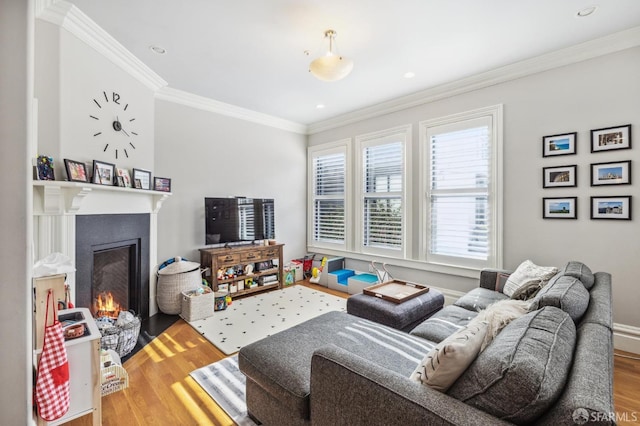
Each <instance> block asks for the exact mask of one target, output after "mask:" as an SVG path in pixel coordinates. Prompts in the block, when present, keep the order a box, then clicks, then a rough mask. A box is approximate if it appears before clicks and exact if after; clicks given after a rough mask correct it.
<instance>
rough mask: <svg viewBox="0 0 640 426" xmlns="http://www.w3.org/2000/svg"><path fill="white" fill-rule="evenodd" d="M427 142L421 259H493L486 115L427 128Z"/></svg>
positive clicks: (488, 119)
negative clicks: (425, 226)
mask: <svg viewBox="0 0 640 426" xmlns="http://www.w3.org/2000/svg"><path fill="white" fill-rule="evenodd" d="M427 140H428V164H427V168H428V182H429V183H428V190H427V205H428V206H429V211H428V224H429V229H428V242H427V246H428V247H427V260H433V259H438V258H440V259H441V258H442V257H449V258H458V259H468V260H470V261H480V262H481V264H482V263H484V262H487V261H489V260H493V259H492V258H493V253H494V247H493V244H494V240H495V230H494V229H493V228H494V227H493V225H492V223H493V221H492V215H493V214H494V212H493V211H492V204H491V202H490V201H491V197H492V195H491V188H492V185H491V183H492V182H491V179H492V175H491V171H492V161H493V159H492V126H491V117H484V118H480V119H473V120H466V121H460V122H458V123H456V124H455V125H444V126H437V127H432V128H428V129H427ZM459 263H460V264H465V262H464V261H460V262H459Z"/></svg>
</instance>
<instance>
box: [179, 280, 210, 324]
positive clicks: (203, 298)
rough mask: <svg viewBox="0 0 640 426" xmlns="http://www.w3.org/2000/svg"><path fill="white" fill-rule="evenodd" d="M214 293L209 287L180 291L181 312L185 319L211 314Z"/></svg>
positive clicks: (190, 319)
mask: <svg viewBox="0 0 640 426" xmlns="http://www.w3.org/2000/svg"><path fill="white" fill-rule="evenodd" d="M213 305H214V293H213V290H211V289H210V288H209V287H205V286H202V287H201V289H198V290H190V291H183V292H182V312H181V313H180V316H181V317H182V318H183V319H184V320H185V321H196V320H199V319H203V318H208V317H210V316H211V315H213Z"/></svg>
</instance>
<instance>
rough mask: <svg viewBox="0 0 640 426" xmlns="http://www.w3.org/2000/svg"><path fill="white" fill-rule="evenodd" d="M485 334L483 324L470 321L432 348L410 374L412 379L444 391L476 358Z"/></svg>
mask: <svg viewBox="0 0 640 426" xmlns="http://www.w3.org/2000/svg"><path fill="white" fill-rule="evenodd" d="M486 333H487V323H486V322H484V321H472V322H471V323H470V324H469V325H468V326H466V327H464V328H462V329H460V330H458V331H456V332H455V333H453V334H452V335H451V336H449V337H447V338H446V339H444V340H443V341H442V342H440V343H438V345H436V347H435V348H433V349H431V351H429V353H428V354H427V355H426V356H425V357H424V359H423V360H422V361H421V362H420V363H419V364H418V366H417V367H416V369H415V370H414V371H413V373H411V376H410V377H411V379H413V380H415V381H417V382H420V383H422V384H423V385H427V386H430V387H432V388H433V389H435V390H438V391H441V392H446V391H447V389H449V387H450V386H451V385H452V384H453V383H454V382H455V381H456V380H457V379H458V377H460V375H461V374H462V373H463V372H464V370H466V369H467V367H469V365H470V364H471V363H472V362H473V360H475V359H476V356H478V353H479V352H480V346H481V345H482V342H483V341H484V336H485V334H486Z"/></svg>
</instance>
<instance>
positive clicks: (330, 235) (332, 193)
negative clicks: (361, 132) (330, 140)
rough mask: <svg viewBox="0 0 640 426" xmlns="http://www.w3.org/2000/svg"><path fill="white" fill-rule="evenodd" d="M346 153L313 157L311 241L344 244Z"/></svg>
mask: <svg viewBox="0 0 640 426" xmlns="http://www.w3.org/2000/svg"><path fill="white" fill-rule="evenodd" d="M345 182H346V153H345V152H339V153H332V154H326V155H318V156H315V157H313V239H314V241H317V242H328V243H338V244H344V242H345Z"/></svg>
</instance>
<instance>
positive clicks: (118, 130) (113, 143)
mask: <svg viewBox="0 0 640 426" xmlns="http://www.w3.org/2000/svg"><path fill="white" fill-rule="evenodd" d="M92 105H93V107H94V109H95V111H94V112H92V113H91V114H89V117H90V118H92V119H94V120H95V121H96V125H97V126H96V127H95V128H94V130H92V131H91V133H92V135H93V137H94V139H95V140H97V141H98V142H99V143H100V147H101V148H102V152H107V151H111V150H113V152H114V155H115V159H116V160H117V159H118V156H120V157H121V158H122V154H124V156H125V157H126V158H129V156H130V154H132V153H133V151H134V150H135V149H136V144H137V142H136V136H138V132H137V130H136V129H137V127H136V126H135V124H136V123H135V122H136V118H135V117H134V116H133V115H132V114H131V109H129V104H128V103H127V102H124V101H123V100H122V99H121V97H120V94H119V93H116V92H113V91H111V92H110V93H109V94H107V91H103V92H102V96H96V97H95V98H93V102H92ZM112 132H115V134H114V133H112ZM107 141H108V142H107ZM96 183H97V182H96Z"/></svg>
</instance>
